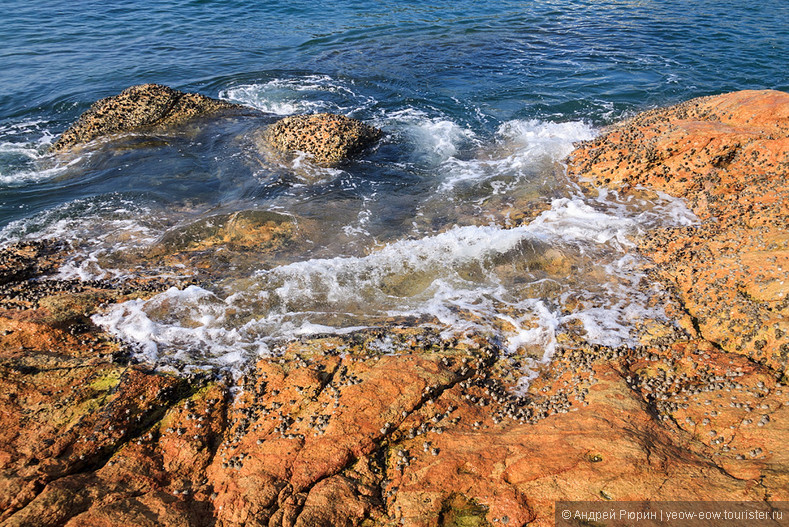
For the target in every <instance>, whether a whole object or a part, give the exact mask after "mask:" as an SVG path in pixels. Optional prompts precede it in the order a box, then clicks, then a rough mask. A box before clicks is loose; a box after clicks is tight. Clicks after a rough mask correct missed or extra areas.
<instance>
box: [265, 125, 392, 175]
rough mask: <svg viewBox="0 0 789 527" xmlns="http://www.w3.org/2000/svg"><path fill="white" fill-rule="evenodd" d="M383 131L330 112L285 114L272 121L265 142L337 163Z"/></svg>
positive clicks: (373, 140)
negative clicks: (274, 121)
mask: <svg viewBox="0 0 789 527" xmlns="http://www.w3.org/2000/svg"><path fill="white" fill-rule="evenodd" d="M382 135H383V132H382V131H381V130H379V129H378V128H375V127H373V126H369V125H367V124H364V123H363V122H361V121H359V120H357V119H352V118H350V117H345V116H344V115H335V114H330V113H319V114H314V115H295V116H292V117H285V118H284V119H281V120H279V121H277V122H276V123H274V124H273V125H271V126H270V127H269V128H268V129H267V130H266V132H265V133H264V135H263V139H264V142H265V143H267V144H268V145H270V146H271V147H273V148H275V149H277V150H280V151H283V152H294V151H298V152H305V153H307V154H310V155H312V156H313V158H312V160H313V161H314V162H315V163H317V164H319V165H324V166H331V165H336V164H337V163H340V162H342V161H345V160H347V159H348V158H349V157H350V156H352V155H353V154H355V153H357V152H359V151H361V150H364V149H365V148H367V147H368V146H370V145H372V144H373V143H374V142H375V141H377V140H378V139H380V137H381V136H382Z"/></svg>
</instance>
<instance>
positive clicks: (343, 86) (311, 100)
mask: <svg viewBox="0 0 789 527" xmlns="http://www.w3.org/2000/svg"><path fill="white" fill-rule="evenodd" d="M219 97H220V98H221V99H224V100H227V101H230V102H235V103H239V104H244V105H247V106H251V107H253V108H257V109H258V110H261V111H264V112H268V113H273V114H276V115H293V114H302V113H316V112H334V113H346V114H350V113H353V112H356V111H359V110H361V109H363V108H369V107H370V106H372V105H373V104H374V102H375V101H374V99H372V98H370V97H366V96H363V95H360V94H359V93H357V92H356V91H355V90H354V89H353V85H352V83H350V82H343V81H340V80H337V79H334V78H332V77H329V76H327V75H307V76H304V77H294V78H281V79H273V80H270V81H268V82H264V83H255V84H242V85H239V86H234V87H232V88H228V89H225V90H222V91H220V92H219Z"/></svg>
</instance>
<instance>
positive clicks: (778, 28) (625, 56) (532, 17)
mask: <svg viewBox="0 0 789 527" xmlns="http://www.w3.org/2000/svg"><path fill="white" fill-rule="evenodd" d="M2 18H3V21H2V24H0V42H1V43H2V44H1V45H0V64H2V67H0V143H2V144H3V145H4V147H3V148H2V151H1V153H0V174H1V175H2V182H1V183H0V185H2V187H0V189H1V190H0V196H1V197H0V204H2V212H0V225H5V224H7V223H8V222H9V221H12V220H15V219H19V218H22V217H26V216H29V215H30V214H33V213H36V212H41V211H42V210H43V209H46V208H47V207H50V206H52V205H54V204H55V203H57V202H58V201H59V200H58V199H57V198H55V197H49V198H48V199H46V200H43V201H42V200H40V199H38V198H37V197H36V194H37V193H36V191H35V184H33V183H31V182H30V181H29V179H31V178H27V180H26V179H25V178H16V179H19V180H21V184H20V181H16V180H15V178H14V177H13V175H14V174H15V173H25V172H27V171H28V169H31V168H33V167H30V156H29V155H26V154H29V150H27V148H28V147H30V146H32V145H35V142H36V141H37V140H40V139H41V138H42V137H43V136H44V135H46V134H52V135H56V134H58V133H59V132H61V131H62V130H63V129H65V128H66V127H67V125H68V124H69V123H70V122H72V121H73V120H74V119H75V118H76V117H77V116H78V115H79V114H80V113H81V112H82V111H84V110H85V109H86V108H87V107H88V106H89V105H90V104H91V103H92V102H93V101H95V100H96V99H99V98H101V97H105V96H108V95H113V94H115V93H118V92H119V91H121V90H122V89H124V88H125V87H127V86H130V85H133V84H138V83H143V82H158V83H163V84H167V85H170V86H173V87H176V88H179V89H184V90H194V91H199V92H202V93H205V94H207V95H212V96H216V95H217V94H218V93H219V92H221V91H222V90H227V89H229V88H232V87H234V86H238V85H251V84H264V83H266V82H270V81H273V80H283V81H289V80H291V81H294V82H298V81H299V79H303V78H306V77H309V76H315V75H317V76H328V77H329V78H331V79H335V80H336V81H337V82H338V83H339V84H340V85H350V84H352V85H353V89H354V91H355V93H356V94H358V95H359V96H360V97H369V98H370V99H371V100H372V101H374V102H372V103H371V104H369V105H367V107H365V108H362V109H361V110H360V111H357V112H356V114H357V116H359V117H368V116H369V115H370V114H372V113H373V112H375V111H377V110H380V109H387V110H392V109H398V108H399V109H403V108H406V107H415V108H421V109H427V110H428V111H429V112H432V113H437V112H442V113H444V114H446V115H447V116H448V118H450V119H451V120H453V121H455V122H458V123H461V124H462V125H464V126H468V127H469V128H471V129H472V130H474V131H481V132H483V133H485V132H491V131H492V130H495V129H496V127H497V126H498V125H499V124H500V123H502V122H506V121H507V120H511V119H530V118H538V119H548V120H553V121H560V122H561V121H568V120H584V121H587V122H590V123H593V124H596V125H600V124H605V123H610V122H612V121H615V120H616V119H619V118H621V117H622V116H623V115H627V114H628V113H631V112H634V111H637V110H641V109H644V108H648V107H652V106H656V105H666V104H669V103H673V102H678V101H681V100H684V99H687V98H690V97H694V96H699V95H708V94H715V93H721V92H726V91H731V90H737V89H746V88H753V89H757V88H775V89H783V90H786V89H789V60H788V59H787V57H788V56H789V4H787V3H786V2H785V1H783V0H766V1H764V2H760V3H759V5H758V6H752V5H746V4H743V3H742V2H736V1H730V0H717V1H701V0H694V1H682V2H680V1H675V0H666V1H637V0H603V1H597V0H595V1H582V0H578V1H532V2H520V1H519V2H514V1H502V2H488V3H482V2H475V1H469V0H453V1H452V2H431V3H430V5H426V4H425V3H422V2H410V1H393V2H386V3H383V2H380V3H375V2H373V3H371V2H362V1H351V0H348V1H332V2H301V1H296V2H258V1H233V2H229V1H197V0H195V1H188V2H186V1H184V2H173V1H166V0H157V1H147V2H135V3H117V2H94V1H85V2H73V3H64V2H59V1H43V2H33V3H31V2H23V1H19V0H6V1H5V2H3V17H2ZM328 89H329V88H327V89H326V90H328ZM326 90H323V91H326ZM312 95H314V94H312ZM329 95H330V96H332V97H337V98H340V99H342V96H343V94H342V93H337V92H336V91H335V92H333V93H330V94H329ZM345 102H349V101H345ZM358 103H359V101H350V102H349V104H348V105H346V107H345V108H344V109H345V110H346V111H347V110H348V109H349V107H350V106H352V105H354V104H357V105H358ZM42 179H44V180H46V178H42ZM39 184H41V185H43V187H42V188H41V189H40V190H41V191H42V192H44V193H49V192H50V191H51V190H52V189H51V188H49V186H48V184H47V183H46V182H40V183H39ZM9 187H10V188H9ZM79 192H80V191H76V192H71V191H69V192H68V193H67V194H66V195H67V196H68V197H69V198H74V197H77V196H78V194H79ZM85 192H86V193H90V192H91V191H89V190H85ZM94 192H95V190H94Z"/></svg>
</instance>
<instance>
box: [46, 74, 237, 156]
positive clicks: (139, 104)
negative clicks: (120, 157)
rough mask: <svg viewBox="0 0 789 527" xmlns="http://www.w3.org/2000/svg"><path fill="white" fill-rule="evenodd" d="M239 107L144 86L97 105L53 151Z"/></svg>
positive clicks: (92, 107) (158, 86)
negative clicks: (142, 128) (116, 134)
mask: <svg viewBox="0 0 789 527" xmlns="http://www.w3.org/2000/svg"><path fill="white" fill-rule="evenodd" d="M237 107H238V105H236V104H232V103H228V102H225V101H219V100H216V99H212V98H210V97H206V96H205V95H200V94H199V93H184V92H182V91H178V90H174V89H172V88H168V87H167V86H162V85H161V84H140V85H137V86H132V87H130V88H126V89H125V90H123V91H122V92H121V93H119V94H118V95H113V96H112V97H107V98H105V99H101V100H98V101H96V102H95V103H93V105H92V106H91V107H90V108H89V109H88V110H87V111H86V112H85V113H83V114H82V115H81V116H80V118H79V119H78V120H77V121H76V122H75V123H74V124H73V125H71V127H69V129H68V130H66V131H65V132H63V134H62V135H61V136H60V137H59V138H58V140H57V141H56V142H55V144H53V145H52V151H53V152H56V153H59V152H64V151H66V150H68V149H70V148H72V147H74V146H77V145H80V144H84V143H87V142H89V141H92V140H93V139H96V138H97V137H102V136H105V135H110V134H115V133H119V132H127V131H130V130H135V129H138V128H141V127H144V126H151V125H160V124H179V123H183V122H185V121H187V120H189V119H191V118H193V117H196V116H198V115H203V114H206V113H211V112H216V111H218V110H223V109H230V108H237Z"/></svg>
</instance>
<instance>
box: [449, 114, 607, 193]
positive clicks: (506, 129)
mask: <svg viewBox="0 0 789 527" xmlns="http://www.w3.org/2000/svg"><path fill="white" fill-rule="evenodd" d="M594 134H595V131H594V129H593V128H592V127H591V126H590V125H588V124H586V123H583V122H581V121H572V122H566V123H552V122H546V121H539V120H528V121H523V120H514V121H508V122H505V123H503V124H502V125H501V126H500V127H499V129H498V131H497V133H496V137H495V140H494V142H493V144H491V145H488V146H485V147H482V148H480V151H479V152H477V154H476V155H475V156H474V157H472V158H462V157H449V158H448V159H447V160H446V162H445V163H444V166H443V167H442V169H441V172H442V173H443V174H444V182H443V185H442V189H443V190H444V191H448V190H451V189H453V188H454V187H456V186H457V185H459V184H463V183H479V182H482V181H489V180H490V179H492V178H501V177H507V178H511V179H513V181H514V182H515V183H517V181H518V179H519V178H520V177H522V176H524V175H528V174H532V173H538V172H541V171H542V170H543V169H544V168H545V167H546V166H547V165H548V164H552V163H556V162H560V161H562V160H563V159H564V158H565V157H567V155H568V154H569V153H570V152H572V149H573V144H574V143H576V142H578V141H584V140H587V139H591V138H592V137H594Z"/></svg>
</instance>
